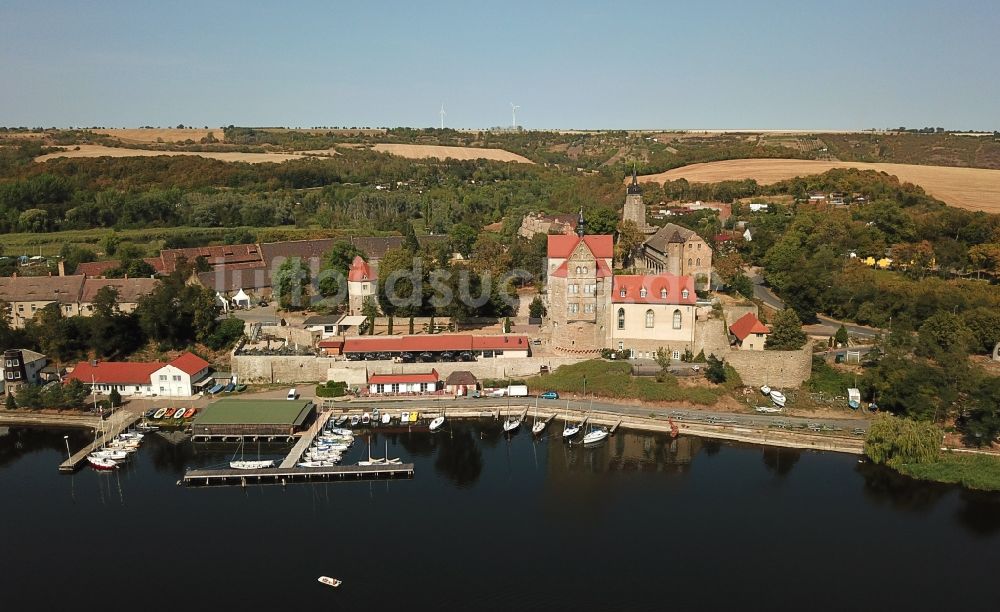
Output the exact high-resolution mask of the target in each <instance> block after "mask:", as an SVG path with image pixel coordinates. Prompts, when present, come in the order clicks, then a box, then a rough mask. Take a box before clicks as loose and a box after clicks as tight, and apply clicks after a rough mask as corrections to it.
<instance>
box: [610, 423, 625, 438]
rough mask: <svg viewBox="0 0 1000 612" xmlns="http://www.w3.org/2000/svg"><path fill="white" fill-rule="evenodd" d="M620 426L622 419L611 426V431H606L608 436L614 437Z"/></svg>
mask: <svg viewBox="0 0 1000 612" xmlns="http://www.w3.org/2000/svg"><path fill="white" fill-rule="evenodd" d="M621 424H622V419H618V422H617V423H615V424H614V425H612V426H611V429H609V430H608V435H611V436H613V435H615V432H616V431H618V427H619V426H620V425H621Z"/></svg>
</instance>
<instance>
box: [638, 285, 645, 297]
mask: <svg viewBox="0 0 1000 612" xmlns="http://www.w3.org/2000/svg"><path fill="white" fill-rule="evenodd" d="M639 297H643V298H644V297H646V288H645V287H643V288H642V289H640V290H639Z"/></svg>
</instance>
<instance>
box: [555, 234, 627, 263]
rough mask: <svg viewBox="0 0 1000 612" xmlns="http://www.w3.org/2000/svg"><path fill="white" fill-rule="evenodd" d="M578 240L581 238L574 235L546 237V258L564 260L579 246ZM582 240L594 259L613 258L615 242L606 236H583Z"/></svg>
mask: <svg viewBox="0 0 1000 612" xmlns="http://www.w3.org/2000/svg"><path fill="white" fill-rule="evenodd" d="M580 240H581V238H580V237H579V236H576V235H571V236H566V235H559V236H555V235H550V236H548V249H547V253H548V256H549V257H550V258H553V259H565V258H566V257H569V256H570V254H571V253H572V252H573V249H575V248H576V245H578V244H580ZM582 240H583V243H584V244H586V245H587V248H588V249H590V252H591V253H593V254H594V257H596V258H598V259H601V258H604V259H611V258H612V257H614V256H615V241H614V238H613V237H612V236H610V235H608V234H601V235H596V236H584V237H583V238H582Z"/></svg>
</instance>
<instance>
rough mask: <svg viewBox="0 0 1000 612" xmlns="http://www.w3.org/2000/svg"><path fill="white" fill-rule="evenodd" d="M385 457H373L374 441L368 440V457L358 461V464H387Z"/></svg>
mask: <svg viewBox="0 0 1000 612" xmlns="http://www.w3.org/2000/svg"><path fill="white" fill-rule="evenodd" d="M385 464H386V460H385V457H381V458H380V457H372V442H371V440H370V439H369V440H368V459H367V460H365V459H362V460H361V461H358V465H363V466H368V465H385Z"/></svg>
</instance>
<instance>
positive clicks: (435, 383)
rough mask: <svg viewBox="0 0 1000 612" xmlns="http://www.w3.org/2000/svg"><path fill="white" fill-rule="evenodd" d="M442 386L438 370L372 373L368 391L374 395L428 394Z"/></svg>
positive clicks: (369, 377)
mask: <svg viewBox="0 0 1000 612" xmlns="http://www.w3.org/2000/svg"><path fill="white" fill-rule="evenodd" d="M440 388H441V376H440V375H439V374H438V372H437V370H435V369H432V370H431V371H430V372H415V373H413V374H370V375H369V376H368V393H370V394H372V395H396V394H408V395H412V394H427V393H435V392H437V391H438V390H439V389H440Z"/></svg>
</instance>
